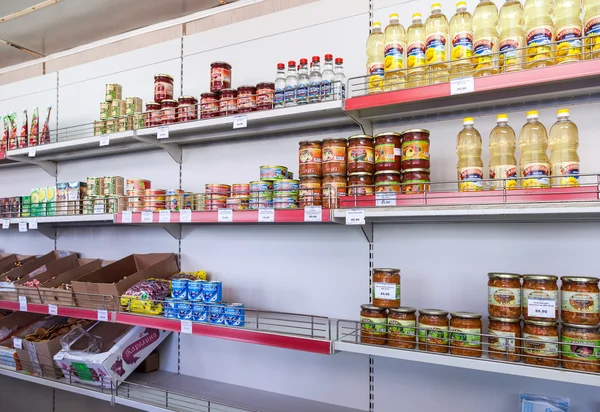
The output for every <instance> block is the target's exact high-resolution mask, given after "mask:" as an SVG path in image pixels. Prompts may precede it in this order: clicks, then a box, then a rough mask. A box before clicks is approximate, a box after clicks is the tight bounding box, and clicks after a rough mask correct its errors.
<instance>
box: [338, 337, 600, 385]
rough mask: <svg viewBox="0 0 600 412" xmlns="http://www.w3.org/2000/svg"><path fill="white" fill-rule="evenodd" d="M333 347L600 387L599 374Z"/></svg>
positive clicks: (342, 344)
mask: <svg viewBox="0 0 600 412" xmlns="http://www.w3.org/2000/svg"><path fill="white" fill-rule="evenodd" d="M333 348H334V350H335V351H339V352H351V353H359V354H363V355H371V356H381V357H384V358H393V359H400V360H407V361H412V362H422V363H431V364H434V365H442V366H450V367H454V368H463V369H472V370H478V371H484V372H493V373H502V374H507V375H516V376H523V377H526V378H534V379H544V380H550V381H557V382H565V383H573V384H578V385H587V386H596V387H600V374H592V373H585V372H571V371H569V370H567V369H553V368H545V367H540V366H529V365H527V364H524V363H516V362H503V361H495V360H490V359H489V358H486V357H483V358H469V357H464V356H455V355H449V354H448V355H444V354H438V353H433V352H424V351H419V350H407V349H396V348H390V347H387V346H375V345H363V344H358V343H350V342H340V341H338V342H334V343H333Z"/></svg>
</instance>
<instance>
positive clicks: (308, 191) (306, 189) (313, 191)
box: [298, 175, 322, 208]
mask: <svg viewBox="0 0 600 412" xmlns="http://www.w3.org/2000/svg"><path fill="white" fill-rule="evenodd" d="M321 184H322V183H321V176H319V175H305V176H300V183H299V184H298V194H299V200H300V204H299V206H300V207H301V208H304V207H306V206H321V205H322V200H321Z"/></svg>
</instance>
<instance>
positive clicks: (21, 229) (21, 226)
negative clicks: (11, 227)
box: [19, 222, 27, 232]
mask: <svg viewBox="0 0 600 412" xmlns="http://www.w3.org/2000/svg"><path fill="white" fill-rule="evenodd" d="M19 232H27V222H19Z"/></svg>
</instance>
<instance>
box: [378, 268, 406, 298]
mask: <svg viewBox="0 0 600 412" xmlns="http://www.w3.org/2000/svg"><path fill="white" fill-rule="evenodd" d="M372 302H373V305H375V306H377V307H380V308H399V307H400V269H392V268H374V269H373V288H372Z"/></svg>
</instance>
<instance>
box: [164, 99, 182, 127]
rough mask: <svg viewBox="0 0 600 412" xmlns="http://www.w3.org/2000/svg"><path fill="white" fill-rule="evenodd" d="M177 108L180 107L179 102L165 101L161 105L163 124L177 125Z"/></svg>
mask: <svg viewBox="0 0 600 412" xmlns="http://www.w3.org/2000/svg"><path fill="white" fill-rule="evenodd" d="M177 106H179V103H178V102H177V100H171V99H165V100H163V101H162V102H161V103H160V112H161V124H171V123H175V117H176V116H175V114H176V113H177Z"/></svg>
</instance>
